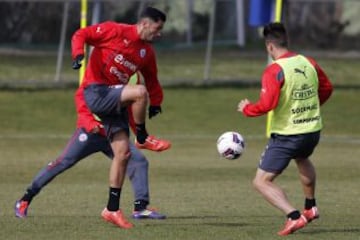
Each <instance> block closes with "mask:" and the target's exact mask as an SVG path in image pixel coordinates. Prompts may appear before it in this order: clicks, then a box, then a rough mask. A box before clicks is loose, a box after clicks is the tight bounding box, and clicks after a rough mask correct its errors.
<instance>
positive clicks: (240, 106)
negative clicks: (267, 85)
mask: <svg viewBox="0 0 360 240" xmlns="http://www.w3.org/2000/svg"><path fill="white" fill-rule="evenodd" d="M249 103H250V101H249V100H248V99H246V98H245V99H243V100H241V101H240V102H239V104H238V107H237V111H238V112H243V110H244V108H245V106H246V105H248V104H249Z"/></svg>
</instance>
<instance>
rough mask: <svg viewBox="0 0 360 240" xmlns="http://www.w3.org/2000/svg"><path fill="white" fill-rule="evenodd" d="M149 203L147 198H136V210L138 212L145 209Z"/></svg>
mask: <svg viewBox="0 0 360 240" xmlns="http://www.w3.org/2000/svg"><path fill="white" fill-rule="evenodd" d="M148 204H149V202H148V201H146V200H141V199H140V200H136V201H134V211H136V212H138V211H142V210H145V209H146V207H147V205H148Z"/></svg>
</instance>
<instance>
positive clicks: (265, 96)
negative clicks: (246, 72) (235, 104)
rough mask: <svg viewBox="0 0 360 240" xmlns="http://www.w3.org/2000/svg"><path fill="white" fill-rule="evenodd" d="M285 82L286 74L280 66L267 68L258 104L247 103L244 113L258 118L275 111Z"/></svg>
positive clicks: (275, 65) (274, 65) (273, 65)
mask: <svg viewBox="0 0 360 240" xmlns="http://www.w3.org/2000/svg"><path fill="white" fill-rule="evenodd" d="M283 82H284V73H283V71H282V69H281V67H280V66H279V65H278V64H272V65H270V66H269V67H267V68H266V69H265V71H264V73H263V76H262V79H261V92H260V97H259V100H258V101H257V102H256V103H251V102H249V103H247V104H246V105H245V106H244V108H243V109H242V112H243V114H244V115H245V116H247V117H257V116H261V115H264V114H266V113H267V112H269V111H271V110H273V109H274V108H275V107H276V106H277V104H278V102H279V96H280V89H281V86H282V84H283Z"/></svg>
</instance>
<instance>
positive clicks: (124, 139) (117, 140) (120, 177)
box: [101, 130, 133, 228]
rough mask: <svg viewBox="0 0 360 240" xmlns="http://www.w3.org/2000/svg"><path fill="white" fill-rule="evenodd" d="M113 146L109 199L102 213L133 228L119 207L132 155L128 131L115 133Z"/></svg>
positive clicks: (105, 218)
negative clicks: (128, 163)
mask: <svg viewBox="0 0 360 240" xmlns="http://www.w3.org/2000/svg"><path fill="white" fill-rule="evenodd" d="M111 148H112V151H113V153H114V157H113V160H112V162H111V165H110V173H109V185H110V188H109V199H108V204H107V207H106V208H105V209H104V210H103V211H102V213H101V215H102V217H103V219H104V220H106V221H108V222H111V223H113V224H115V225H117V226H119V227H121V228H132V227H133V224H132V223H130V222H128V221H127V220H126V218H125V216H124V215H123V213H122V211H121V209H120V207H119V205H120V195H121V187H122V185H123V183H124V178H125V174H126V168H127V162H128V159H129V157H130V149H129V136H128V133H127V132H126V131H124V130H121V131H118V132H117V133H115V134H114V135H113V137H112V140H111Z"/></svg>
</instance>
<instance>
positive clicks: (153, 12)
mask: <svg viewBox="0 0 360 240" xmlns="http://www.w3.org/2000/svg"><path fill="white" fill-rule="evenodd" d="M140 18H150V19H151V20H153V21H155V22H158V21H159V20H161V21H163V22H165V21H166V14H165V13H163V12H162V11H160V10H159V9H157V8H153V7H146V8H145V9H144V11H143V12H142V13H141V15H140Z"/></svg>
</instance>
